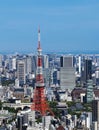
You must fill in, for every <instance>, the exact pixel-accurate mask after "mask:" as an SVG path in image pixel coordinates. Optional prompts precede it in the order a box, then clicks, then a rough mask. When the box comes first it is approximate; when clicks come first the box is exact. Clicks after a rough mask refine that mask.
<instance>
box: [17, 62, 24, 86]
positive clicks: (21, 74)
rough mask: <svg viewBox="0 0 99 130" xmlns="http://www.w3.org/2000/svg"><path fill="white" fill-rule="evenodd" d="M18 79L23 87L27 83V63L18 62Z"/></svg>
mask: <svg viewBox="0 0 99 130" xmlns="http://www.w3.org/2000/svg"><path fill="white" fill-rule="evenodd" d="M17 78H18V80H19V84H20V85H23V84H25V82H26V78H25V61H24V60H18V62H17Z"/></svg>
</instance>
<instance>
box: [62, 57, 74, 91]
mask: <svg viewBox="0 0 99 130" xmlns="http://www.w3.org/2000/svg"><path fill="white" fill-rule="evenodd" d="M73 59H74V58H73V56H62V57H61V58H60V87H61V89H62V90H66V89H70V90H72V89H73V88H74V87H75V68H74V60H73Z"/></svg>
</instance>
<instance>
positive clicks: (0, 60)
mask: <svg viewBox="0 0 99 130" xmlns="http://www.w3.org/2000/svg"><path fill="white" fill-rule="evenodd" d="M2 61H3V55H0V67H2Z"/></svg>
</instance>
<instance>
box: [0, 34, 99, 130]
mask: <svg viewBox="0 0 99 130" xmlns="http://www.w3.org/2000/svg"><path fill="white" fill-rule="evenodd" d="M39 33H40V32H39ZM38 35H39V36H38V38H39V37H40V34H38ZM39 39H40V38H39ZM39 42H40V41H39ZM37 95H38V96H37ZM0 101H1V102H0V109H1V110H0V125H1V129H6V130H33V129H36V130H80V129H82V130H98V129H99V111H98V109H99V55H97V54H96V55H91V54H82V55H77V54H76V55H71V54H60V55H59V54H47V53H46V54H43V55H41V48H40V45H39V47H38V55H36V54H9V55H0ZM47 103H48V104H47ZM34 104H35V106H36V107H35V106H34ZM45 104H46V105H45ZM32 107H34V108H33V109H32ZM45 107H46V108H45ZM49 108H50V111H51V112H52V113H53V114H52V115H51V114H50V113H49V112H50V111H49V112H48V111H47V112H45V110H49ZM42 113H43V114H42ZM45 113H47V114H46V115H45Z"/></svg>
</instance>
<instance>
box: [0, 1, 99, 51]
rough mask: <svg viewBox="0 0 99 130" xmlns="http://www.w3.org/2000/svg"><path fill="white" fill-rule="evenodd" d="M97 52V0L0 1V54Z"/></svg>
mask: <svg viewBox="0 0 99 130" xmlns="http://www.w3.org/2000/svg"><path fill="white" fill-rule="evenodd" d="M39 25H40V29H41V44H42V48H43V51H55V52H58V51H65V52H66V51H76V50H77V51H86V50H92V51H93V50H99V0H0V52H6V51H7V52H11V51H13V52H14V51H20V52H21V51H22V52H23V51H28V52H33V51H36V48H37V32H38V26H39Z"/></svg>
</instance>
